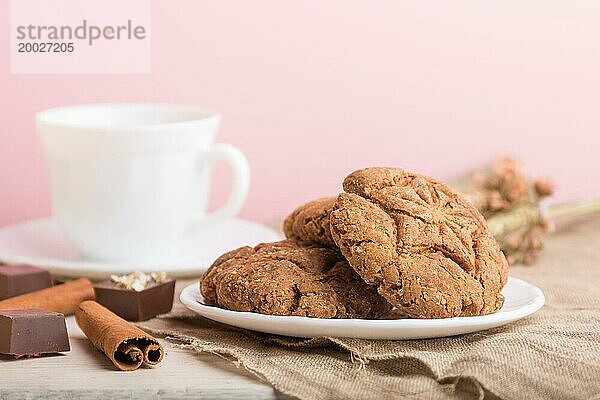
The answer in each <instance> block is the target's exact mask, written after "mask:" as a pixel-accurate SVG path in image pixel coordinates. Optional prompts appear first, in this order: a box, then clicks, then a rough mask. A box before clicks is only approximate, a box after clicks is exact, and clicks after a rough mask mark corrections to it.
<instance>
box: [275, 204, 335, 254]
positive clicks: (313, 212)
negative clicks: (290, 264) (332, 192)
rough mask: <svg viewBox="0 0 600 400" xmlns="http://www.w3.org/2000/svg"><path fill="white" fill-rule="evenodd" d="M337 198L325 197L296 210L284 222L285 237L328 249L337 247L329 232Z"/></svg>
mask: <svg viewBox="0 0 600 400" xmlns="http://www.w3.org/2000/svg"><path fill="white" fill-rule="evenodd" d="M335 199H336V198H335V197H323V198H321V199H317V200H313V201H311V202H308V203H306V204H303V205H301V206H300V207H298V208H296V209H295V210H294V211H293V212H292V213H291V214H290V215H288V216H287V217H286V219H285V220H284V221H283V232H284V233H285V237H287V238H288V239H293V240H296V241H302V242H311V243H317V244H321V245H323V246H328V247H337V246H336V244H335V242H334V241H333V238H332V237H331V232H330V231H329V214H330V213H331V211H332V210H333V205H334V204H335Z"/></svg>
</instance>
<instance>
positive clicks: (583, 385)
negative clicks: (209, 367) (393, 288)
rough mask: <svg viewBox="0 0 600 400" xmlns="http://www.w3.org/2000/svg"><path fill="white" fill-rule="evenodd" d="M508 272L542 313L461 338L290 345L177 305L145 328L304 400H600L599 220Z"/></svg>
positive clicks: (568, 230) (562, 234)
mask: <svg viewBox="0 0 600 400" xmlns="http://www.w3.org/2000/svg"><path fill="white" fill-rule="evenodd" d="M510 273H511V275H513V276H516V277H520V278H523V279H525V280H527V281H529V282H532V283H534V284H536V285H538V286H539V287H540V288H541V289H542V290H543V291H544V294H545V295H546V305H545V306H544V308H542V310H540V311H539V312H538V313H536V314H534V315H533V316H530V317H528V318H525V319H523V320H521V321H518V322H515V323H512V324H509V325H507V326H504V327H500V328H496V329H491V330H487V331H483V332H479V333H473V334H467V335H462V336H456V337H449V338H441V339H428V340H412V341H387V340H362V339H344V338H316V339H311V340H303V339H294V338H285V337H277V336H272V335H265V334H258V333H254V332H249V331H244V330H238V329H235V328H230V327H226V326H224V325H220V324H217V323H213V322H211V321H208V320H206V319H203V318H200V317H197V316H195V315H194V314H192V313H190V312H188V311H186V310H185V308H184V307H183V306H182V305H181V304H178V305H177V306H176V307H175V309H174V311H173V312H172V313H171V314H168V315H166V316H165V317H163V318H158V319H154V320H151V321H148V322H146V323H142V324H141V327H142V328H144V329H146V330H148V331H150V332H151V333H154V334H161V335H165V336H168V337H169V338H171V339H170V340H174V341H177V342H179V343H181V345H182V346H186V347H188V348H190V349H193V350H195V351H199V352H210V353H215V354H218V355H220V356H223V357H225V358H228V359H230V360H231V361H232V362H234V363H236V364H237V365H238V366H240V367H243V368H245V369H247V370H249V371H251V372H253V373H254V374H256V375H257V376H258V377H259V378H261V379H264V380H265V381H266V382H268V383H269V384H271V385H272V386H273V387H274V388H275V389H276V390H278V391H279V392H281V393H284V394H287V395H291V396H295V397H298V398H301V399H369V398H372V399H387V398H395V399H397V398H409V399H452V398H473V399H482V398H485V399H488V398H489V399H498V398H501V399H528V400H533V399H594V398H597V399H600V217H588V218H585V219H578V220H571V221H565V222H564V223H562V224H560V226H559V229H558V231H557V232H556V233H554V234H553V235H552V236H550V237H548V238H547V240H546V242H545V250H544V251H543V253H542V254H541V256H540V258H539V260H538V261H537V262H536V264H534V265H532V266H527V267H525V266H515V267H513V268H512V269H511V272H510ZM182 283H183V282H182ZM186 283H189V282H186ZM198 379H202V378H201V377H198Z"/></svg>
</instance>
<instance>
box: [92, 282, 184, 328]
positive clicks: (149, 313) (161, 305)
mask: <svg viewBox="0 0 600 400" xmlns="http://www.w3.org/2000/svg"><path fill="white" fill-rule="evenodd" d="M94 290H95V291H96V301H97V302H98V303H100V304H102V305H103V306H104V307H106V308H108V309H109V310H111V311H112V312H114V313H115V314H117V315H118V316H120V317H121V318H124V319H126V320H128V321H145V320H147V319H150V318H152V317H155V316H157V315H158V314H164V313H168V312H169V311H171V308H173V294H174V293H175V281H174V280H173V279H166V280H164V281H163V282H161V283H154V284H150V285H149V286H148V287H146V288H145V289H143V290H141V291H139V292H138V291H135V290H132V289H125V288H123V287H120V286H118V285H117V284H116V283H114V282H112V281H110V280H107V281H103V282H100V283H98V284H96V285H94Z"/></svg>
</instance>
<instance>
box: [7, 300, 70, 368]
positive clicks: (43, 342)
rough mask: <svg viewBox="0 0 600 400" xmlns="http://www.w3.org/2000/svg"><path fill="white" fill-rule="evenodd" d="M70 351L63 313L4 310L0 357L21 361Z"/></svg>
mask: <svg viewBox="0 0 600 400" xmlns="http://www.w3.org/2000/svg"><path fill="white" fill-rule="evenodd" d="M69 350H71V347H70V346H69V337H68V335H67V325H66V324H65V316H64V315H63V314H60V313H55V312H50V311H42V310H15V311H12V310H9V311H0V354H9V355H12V356H15V357H16V358H19V357H22V356H30V357H31V356H38V355H41V354H47V353H59V352H63V351H69Z"/></svg>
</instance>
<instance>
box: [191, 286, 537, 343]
mask: <svg viewBox="0 0 600 400" xmlns="http://www.w3.org/2000/svg"><path fill="white" fill-rule="evenodd" d="M502 293H503V294H504V297H505V300H504V306H503V307H502V308H501V309H500V310H499V311H498V312H496V313H494V314H489V315H483V316H480V317H457V318H445V319H394V320H366V319H318V318H308V317H286V316H274V315H264V314H257V313H251V312H240V311H230V310H225V309H222V308H219V307H216V306H212V305H207V304H206V303H205V301H204V298H203V297H202V294H201V293H200V289H199V287H198V284H193V285H190V286H188V287H186V288H185V289H184V290H183V292H181V296H180V299H181V302H182V303H183V304H185V305H186V306H187V307H188V308H189V309H190V310H192V311H195V312H196V313H198V314H200V315H202V316H203V317H206V318H209V319H212V320H214V321H218V322H221V323H224V324H228V325H233V326H236V327H239V328H245V329H250V330H254V331H259V332H265V333H273V334H276V335H284V336H297V337H304V338H312V337H321V336H329V337H351V338H360V339H388V340H406V339H426V338H435V337H444V336H453V335H460V334H463V333H471V332H477V331H482V330H484V329H490V328H495V327H498V326H501V325H504V324H508V323H509V322H513V321H517V320H519V319H521V318H523V317H526V316H528V315H530V314H533V313H534V312H536V311H537V310H539V309H540V308H541V307H542V306H543V305H544V294H543V293H542V291H541V290H540V289H539V288H537V287H536V286H533V285H532V284H530V283H527V282H525V281H523V280H521V279H518V278H513V277H509V278H508V283H507V284H506V286H505V287H504V289H503V290H502Z"/></svg>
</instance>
